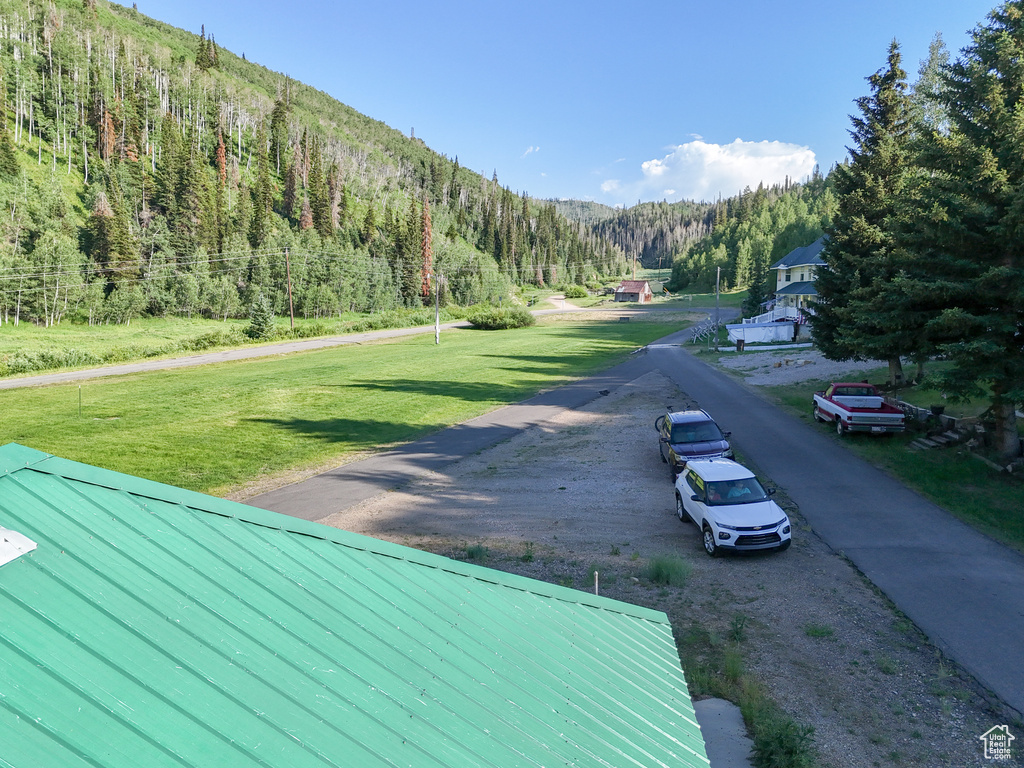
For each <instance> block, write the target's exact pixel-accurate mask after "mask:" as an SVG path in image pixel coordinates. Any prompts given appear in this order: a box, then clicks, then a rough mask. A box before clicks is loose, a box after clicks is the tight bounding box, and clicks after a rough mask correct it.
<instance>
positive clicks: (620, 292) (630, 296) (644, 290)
mask: <svg viewBox="0 0 1024 768" xmlns="http://www.w3.org/2000/svg"><path fill="white" fill-rule="evenodd" d="M653 298H654V294H653V293H652V292H651V284H650V283H649V282H648V281H646V280H623V281H622V282H621V283H619V287H618V288H616V289H615V301H632V302H639V303H640V304H646V303H647V302H649V301H650V300H651V299H653Z"/></svg>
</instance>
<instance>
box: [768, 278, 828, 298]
mask: <svg viewBox="0 0 1024 768" xmlns="http://www.w3.org/2000/svg"><path fill="white" fill-rule="evenodd" d="M775 295H776V296H789V295H793V296H817V295H818V289H817V288H815V287H814V281H813V280H811V281H808V280H804V281H803V282H801V283H788V284H787V285H784V286H782V287H781V288H776V289H775Z"/></svg>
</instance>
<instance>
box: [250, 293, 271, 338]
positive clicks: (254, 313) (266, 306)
mask: <svg viewBox="0 0 1024 768" xmlns="http://www.w3.org/2000/svg"><path fill="white" fill-rule="evenodd" d="M245 335H246V336H248V337H249V338H250V339H272V338H273V337H274V310H273V309H271V307H270V301H269V300H268V299H267V296H266V294H265V293H263V291H260V292H259V293H258V294H256V298H255V299H254V300H253V302H252V306H251V307H250V308H249V325H248V326H247V327H246V329H245Z"/></svg>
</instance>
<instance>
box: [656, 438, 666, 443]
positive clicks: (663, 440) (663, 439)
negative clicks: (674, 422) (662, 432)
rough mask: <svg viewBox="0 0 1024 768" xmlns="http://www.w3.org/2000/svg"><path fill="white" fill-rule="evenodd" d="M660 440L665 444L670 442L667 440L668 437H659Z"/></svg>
mask: <svg viewBox="0 0 1024 768" xmlns="http://www.w3.org/2000/svg"><path fill="white" fill-rule="evenodd" d="M658 439H659V440H660V441H661V442H663V443H667V442H668V438H667V437H664V436H663V437H659V438H658Z"/></svg>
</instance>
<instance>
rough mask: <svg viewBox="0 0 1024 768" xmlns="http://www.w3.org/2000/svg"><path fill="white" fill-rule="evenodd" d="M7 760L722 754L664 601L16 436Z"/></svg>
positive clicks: (3, 610)
mask: <svg viewBox="0 0 1024 768" xmlns="http://www.w3.org/2000/svg"><path fill="white" fill-rule="evenodd" d="M0 647H2V648H3V651H2V653H0V681H2V687H0V745H3V746H2V750H0V752H2V756H0V762H2V763H4V764H11V765H25V766H29V765H33V766H35V765H39V766H61V768H85V766H90V767H91V768H122V767H123V768H129V767H131V768H135V767H136V766H146V768H161V767H163V766H177V767H178V768H180V766H188V765H191V766H217V767H218V768H233V767H235V766H238V767H241V766H246V767H248V766H256V765H260V766H271V767H275V766H280V767H281V768H285V767H287V768H305V767H306V766H317V767H318V768H323V767H324V766H328V767H329V766H360V768H364V767H365V768H374V767H375V766H382V767H383V766H391V767H393V766H396V765H415V766H418V767H419V766H424V767H426V768H450V767H451V766H467V767H468V766H474V767H475V766H482V765H487V766H493V767H499V768H500V767H502V766H525V765H529V766H543V765H574V766H609V765H618V766H626V765H631V766H641V765H651V766H654V765H672V766H683V767H686V768H696V767H698V766H700V767H702V768H707V766H708V759H707V756H706V752H705V748H704V742H703V739H702V736H701V732H700V728H699V727H698V725H697V722H696V719H695V717H694V710H693V706H692V704H691V702H690V698H689V695H688V694H687V688H686V681H685V679H684V677H683V673H682V670H681V668H680V666H679V657H678V654H677V651H676V646H675V642H674V640H673V636H672V629H671V626H670V624H669V621H668V618H667V616H666V615H665V614H664V613H660V612H656V611H652V610H649V609H646V608H641V607H637V606H633V605H628V604H626V603H621V602H617V601H613V600H609V599H606V598H601V597H598V596H595V595H591V594H588V593H586V592H581V591H577V590H573V589H568V588H565V587H560V586H555V585H551V584H546V583H544V582H540V581H535V580H532V579H527V578H523V577H519V576H514V575H510V574H505V573H501V572H499V571H495V570H491V569H488V568H483V567H481V566H475V565H470V564H466V563H462V562H457V561H453V560H449V559H447V558H444V557H440V556H437V555H432V554H429V553H424V552H420V551H418V550H415V549H410V548H407V547H403V546H399V545H396V544H391V543H388V542H384V541H379V540H376V539H372V538H369V537H365V536H359V535H356V534H351V533H347V532H345V531H340V530H337V529H335V528H330V527H328V526H324V525H320V524H317V523H311V522H307V521H304V520H300V519H296V518H292V517H288V516H286V515H280V514H276V513H273V512H267V511H265V510H261V509H257V508H255V507H250V506H246V505H244V504H238V503H235V502H230V501H225V500H223V499H218V498H215V497H212V496H206V495H203V494H199V493H194V492H192V491H186V490H182V489H180V488H175V487H172V486H167V485H162V484H160V483H155V482H152V481H148V480H143V479H140V478H137V477H132V476H130V475H125V474H121V473H117V472H111V471H108V470H104V469H98V468H96V467H92V466H89V465H86V464H80V463H77V462H74V461H68V460H65V459H61V458H58V457H55V456H51V455H49V454H45V453H41V452H39V451H36V450H33V449H31V448H26V447H23V446H20V445H17V444H13V443H12V444H9V445H6V446H3V447H2V448H0Z"/></svg>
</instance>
